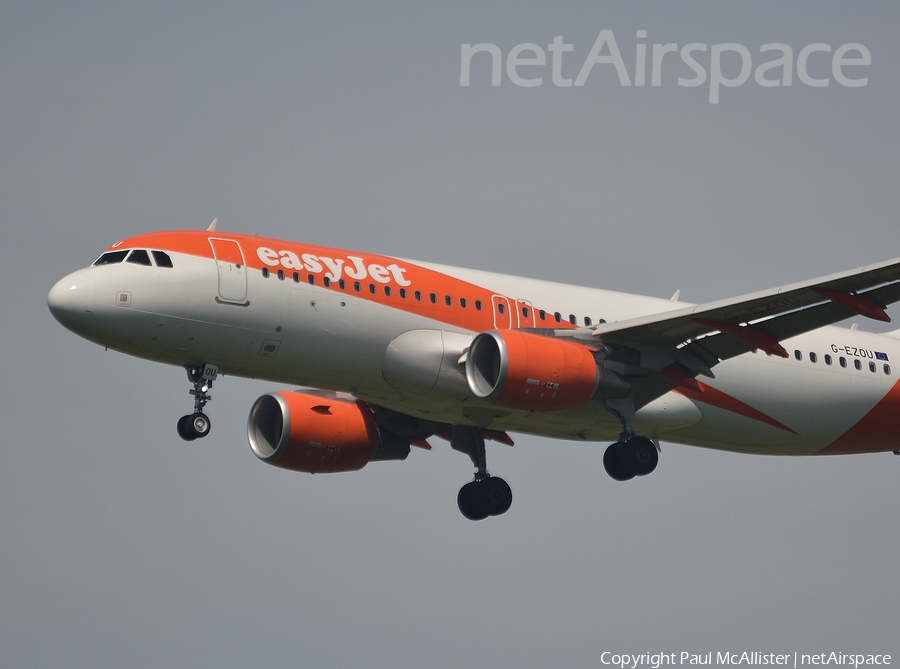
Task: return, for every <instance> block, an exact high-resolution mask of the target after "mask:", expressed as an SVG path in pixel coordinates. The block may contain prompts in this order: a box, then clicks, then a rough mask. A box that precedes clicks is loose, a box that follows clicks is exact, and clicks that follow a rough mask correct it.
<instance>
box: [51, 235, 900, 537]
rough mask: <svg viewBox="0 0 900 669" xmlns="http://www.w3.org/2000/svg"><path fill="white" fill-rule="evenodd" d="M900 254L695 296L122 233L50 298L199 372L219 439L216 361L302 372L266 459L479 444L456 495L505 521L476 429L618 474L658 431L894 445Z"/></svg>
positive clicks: (471, 513)
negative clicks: (559, 449) (578, 444)
mask: <svg viewBox="0 0 900 669" xmlns="http://www.w3.org/2000/svg"><path fill="white" fill-rule="evenodd" d="M898 299H900V260H892V261H889V262H882V263H877V264H873V265H871V266H867V267H863V268H859V269H855V270H851V271H846V272H841V273H839V274H834V275H831V276H827V277H823V278H819V279H813V280H811V281H804V282H801V283H797V284H794V285H790V286H784V287H781V288H776V289H772V290H764V291H761V292H758V293H754V294H751V295H744V296H741V297H736V298H733V299H727V300H721V301H717V302H712V303H709V304H701V305H695V304H688V303H684V302H680V301H677V300H676V299H674V298H673V299H671V300H667V299H661V298H654V297H645V296H639V295H630V294H625V293H620V292H612V291H606V290H599V289H594V288H585V287H578V286H569V285H563V284H558V283H550V282H547V281H540V280H536V279H528V278H521V277H515V276H506V275H501V274H496V273H491V272H485V271H477V270H472V269H461V268H457V267H447V266H442V265H436V264H434V263H427V262H418V261H412V260H404V259H400V258H392V257H386V256H382V255H376V254H371V253H364V252H356V251H346V250H341V249H334V248H325V247H321V246H314V245H309V244H301V243H296V242H290V241H282V240H278V239H266V238H262V237H257V236H251V235H244V234H232V233H225V232H221V231H219V230H217V229H216V226H215V222H213V225H211V226H210V228H209V229H207V230H194V231H188V230H183V231H169V232H153V233H149V234H144V235H139V236H136V237H130V238H128V239H124V240H122V241H119V242H116V243H115V244H113V245H112V246H110V247H109V248H108V249H106V251H104V252H103V253H102V254H101V255H100V257H99V258H97V260H96V261H94V263H93V264H92V265H90V266H89V267H86V268H84V269H81V270H78V271H76V272H74V273H72V274H70V275H68V276H66V277H65V278H63V279H62V280H60V281H59V282H58V283H57V284H56V285H55V286H53V288H52V289H51V291H50V294H49V297H48V304H49V308H50V311H51V312H52V314H53V316H54V317H55V318H56V319H57V320H58V321H59V322H60V323H61V324H62V325H64V326H65V327H66V328H68V329H69V330H71V331H73V332H75V333H76V334H78V335H80V336H82V337H84V338H85V339H88V340H90V341H92V342H95V343H97V344H99V345H101V346H104V347H107V348H110V349H114V350H118V351H121V352H123V353H127V354H130V355H134V356H138V357H141V358H146V359H148V360H154V361H157V362H162V363H166V364H170V365H178V366H181V367H183V368H184V369H185V370H187V376H188V379H189V383H190V386H191V387H190V391H189V392H190V394H191V395H192V397H193V409H192V411H191V412H190V413H188V414H186V415H185V416H183V417H182V418H180V419H179V420H178V421H177V432H178V434H179V435H180V436H181V438H182V439H185V440H188V441H192V440H195V439H199V438H203V437H206V436H207V435H208V434H209V433H210V429H211V421H210V418H209V415H208V414H207V412H206V406H207V403H208V402H209V400H210V394H209V391H210V388H211V387H212V385H213V383H214V382H215V381H216V380H217V379H218V377H219V375H228V376H243V377H252V378H258V379H268V380H270V381H272V382H279V383H285V384H291V385H294V386H297V387H298V389H297V390H294V391H284V390H278V391H273V392H270V393H268V394H266V395H263V396H262V397H260V398H259V399H258V400H257V401H256V402H255V403H254V404H253V406H252V407H251V408H250V415H249V418H248V421H247V436H248V439H249V442H250V448H251V449H252V451H253V453H255V454H256V456H257V457H258V458H259V459H260V460H262V461H264V462H266V463H268V464H271V465H275V466H277V467H282V468H285V469H289V470H294V471H299V472H309V473H324V472H346V471H352V470H358V469H361V468H363V467H364V466H365V465H366V464H368V463H369V462H372V461H377V460H404V459H405V458H406V457H407V455H408V454H409V453H410V449H411V448H412V447H419V448H425V449H429V448H431V445H432V444H431V442H429V441H428V440H429V439H432V440H433V438H434V437H440V438H444V439H446V440H448V441H449V442H450V446H451V447H452V448H454V449H456V450H457V451H460V452H462V453H464V454H466V455H468V456H469V457H470V458H471V460H472V463H473V466H474V468H475V473H474V476H473V479H472V480H471V481H470V482H468V483H466V484H465V485H463V486H462V488H461V489H460V491H459V495H458V498H457V503H458V505H459V509H460V511H461V512H462V514H463V515H464V516H465V517H466V518H469V519H471V520H481V519H484V518H487V517H488V516H496V515H500V514H503V513H505V512H506V511H507V510H508V509H509V508H510V504H511V503H512V491H511V489H510V487H509V485H508V484H507V483H506V482H505V481H504V480H503V479H501V478H499V477H497V476H492V475H490V474H489V472H488V468H487V458H486V454H485V440H488V441H491V440H492V441H495V442H499V443H501V444H507V445H512V444H513V441H512V439H511V438H510V436H509V433H510V432H513V433H515V432H519V433H527V434H532V435H540V436H544V437H552V438H559V439H570V440H582V441H596V442H610V441H612V442H613V443H612V444H611V445H608V446H607V447H606V450H605V452H604V457H603V464H604V467H605V469H606V472H607V473H608V474H609V476H611V477H612V478H613V479H615V480H617V481H625V480H628V479H631V478H634V477H636V476H645V475H647V474H650V473H651V472H653V471H654V469H656V467H657V464H658V461H659V442H660V440H664V441H668V442H675V443H681V444H689V445H695V446H704V447H708V448H715V449H723V450H729V451H738V452H744V453H758V454H779V455H813V454H848V453H868V452H885V451H894V452H895V453H896V452H897V449H898V448H900V446H898V438H897V437H898V429H897V416H898V415H900V383H898V373H897V371H898V370H896V369H892V367H891V364H892V362H894V361H897V360H900V336H898V333H887V334H874V333H868V332H864V331H861V330H857V329H855V328H853V329H849V328H844V327H835V326H833V325H832V324H834V323H837V322H839V321H843V320H845V319H847V318H850V317H854V316H863V317H866V318H870V319H874V320H877V321H889V320H890V318H889V316H888V314H887V312H886V307H887V305H889V304H891V303H893V302H896V301H897V300H898Z"/></svg>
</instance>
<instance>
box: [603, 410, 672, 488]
mask: <svg viewBox="0 0 900 669" xmlns="http://www.w3.org/2000/svg"><path fill="white" fill-rule="evenodd" d="M604 404H605V405H606V407H607V408H608V409H609V410H610V411H612V412H613V414H614V415H615V416H616V417H617V418H618V419H619V420H620V421H622V434H621V435H619V441H617V442H616V443H615V444H611V445H610V446H609V448H607V449H606V452H605V453H604V454H603V467H604V469H606V473H607V474H609V475H610V477H611V478H612V479H614V480H616V481H628V480H629V479H633V478H634V477H635V476H646V475H647V474H649V473H650V472H652V471H653V470H654V469H656V465H657V464H658V463H659V451H658V450H656V444H654V443H653V442H652V441H651V440H650V439H648V438H647V437H638V436H636V435H635V434H634V397H633V396H632V395H628V397H624V398H621V399H610V400H606V401H605V402H604Z"/></svg>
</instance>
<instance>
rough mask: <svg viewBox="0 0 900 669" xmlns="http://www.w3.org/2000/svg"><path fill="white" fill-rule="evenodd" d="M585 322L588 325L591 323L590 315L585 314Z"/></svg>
mask: <svg viewBox="0 0 900 669" xmlns="http://www.w3.org/2000/svg"><path fill="white" fill-rule="evenodd" d="M584 324H585V325H588V326H589V325H590V324H591V317H590V316H585V317H584Z"/></svg>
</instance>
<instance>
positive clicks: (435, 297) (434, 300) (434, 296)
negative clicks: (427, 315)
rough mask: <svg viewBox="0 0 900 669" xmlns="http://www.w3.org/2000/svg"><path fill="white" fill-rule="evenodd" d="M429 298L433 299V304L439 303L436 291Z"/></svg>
mask: <svg viewBox="0 0 900 669" xmlns="http://www.w3.org/2000/svg"><path fill="white" fill-rule="evenodd" d="M428 299H429V300H431V303H432V304H437V294H436V293H431V294H430V295H429V296H428Z"/></svg>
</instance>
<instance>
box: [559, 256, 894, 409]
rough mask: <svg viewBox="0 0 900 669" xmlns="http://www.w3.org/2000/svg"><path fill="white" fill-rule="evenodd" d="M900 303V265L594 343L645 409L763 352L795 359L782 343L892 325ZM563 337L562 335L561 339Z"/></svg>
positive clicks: (644, 325)
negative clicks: (818, 333)
mask: <svg viewBox="0 0 900 669" xmlns="http://www.w3.org/2000/svg"><path fill="white" fill-rule="evenodd" d="M897 301H900V259H895V260H890V261H888V262H884V263H879V264H876V265H869V266H866V267H861V268H859V269H855V270H850V271H848V272H842V273H840V274H833V275H831V276H826V277H822V278H819V279H813V280H811V281H805V282H802V283H796V284H792V285H789V286H783V287H781V288H774V289H772V290H766V291H761V292H758V293H753V294H751V295H744V296H742V297H737V298H734V299H730V300H721V301H718V302H710V303H708V304H701V305H697V306H691V307H686V308H683V309H677V310H674V311H669V312H665V313H662V314H656V315H653V316H645V317H641V318H635V319H630V320H627V321H620V322H617V323H602V324H600V325H599V326H598V327H596V328H595V329H594V330H593V332H591V333H590V335H589V337H588V336H587V333H585V332H584V331H581V332H580V333H579V335H577V336H578V338H579V339H580V340H582V341H584V340H586V339H588V338H590V339H592V340H593V341H594V342H597V341H598V340H599V342H602V344H603V346H604V347H605V349H606V351H607V358H606V361H607V364H610V363H612V364H614V365H617V366H619V367H621V369H622V371H624V372H625V373H626V374H627V375H628V376H629V377H631V378H632V379H633V382H634V392H635V404H636V406H638V407H640V406H643V405H644V404H646V403H647V402H650V401H652V400H653V399H655V398H656V397H659V396H660V395H662V394H664V393H665V392H668V391H669V390H671V389H672V388H674V387H676V386H678V385H684V386H688V387H691V388H694V389H696V387H697V384H696V381H695V380H694V378H695V377H696V376H697V375H705V376H709V377H713V372H712V368H713V367H714V366H715V365H716V364H718V363H719V362H721V361H722V360H727V359H728V358H733V357H735V356H737V355H741V354H743V353H747V352H748V351H752V350H757V349H759V350H762V351H765V352H766V353H770V354H772V355H779V356H782V357H787V355H788V354H787V351H785V350H784V348H783V347H782V346H781V344H780V343H779V342H780V341H783V340H785V339H788V338H790V337H794V336H796V335H799V334H802V333H804V332H809V331H810V330H815V329H817V328H820V327H822V326H825V325H830V324H832V323H836V322H838V321H841V320H844V319H846V318H850V317H852V316H854V315H862V316H866V317H869V318H874V319H877V320H881V321H887V322H889V321H890V318H889V317H888V315H887V314H886V313H885V307H886V306H887V305H888V304H891V303H893V302H897ZM560 334H561V332H560Z"/></svg>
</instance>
